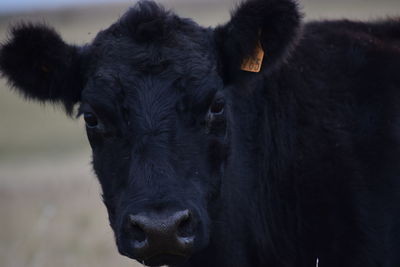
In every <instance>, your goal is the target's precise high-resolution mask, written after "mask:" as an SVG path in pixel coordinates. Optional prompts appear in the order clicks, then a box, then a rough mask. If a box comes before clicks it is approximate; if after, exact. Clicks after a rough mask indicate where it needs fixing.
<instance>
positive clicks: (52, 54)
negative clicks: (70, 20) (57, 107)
mask: <svg viewBox="0 0 400 267" xmlns="http://www.w3.org/2000/svg"><path fill="white" fill-rule="evenodd" d="M80 51H81V49H80V48H79V47H77V46H73V45H68V44H66V43H65V42H64V41H63V40H62V39H61V37H60V35H59V34H58V33H57V32H55V31H54V30H53V29H52V28H50V27H48V26H46V25H42V24H38V25H32V24H20V25H18V26H16V27H13V28H12V29H11V31H10V38H9V40H8V41H6V42H5V43H4V44H3V45H2V46H0V72H1V74H2V75H3V76H5V77H6V78H7V79H8V81H9V83H10V84H11V85H12V86H14V87H15V88H16V89H17V90H18V91H19V92H22V93H23V95H24V96H25V97H27V98H30V99H34V100H38V101H41V102H53V103H61V104H63V105H64V106H65V108H66V111H67V113H69V114H70V113H71V112H72V108H73V106H74V104H75V103H77V102H78V101H79V100H80V95H81V90H82V75H81V52H80Z"/></svg>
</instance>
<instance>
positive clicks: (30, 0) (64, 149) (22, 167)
mask: <svg viewBox="0 0 400 267" xmlns="http://www.w3.org/2000/svg"><path fill="white" fill-rule="evenodd" d="M135 2H136V1H133V0H131V1H127V2H117V1H113V0H1V1H0V42H4V41H5V40H6V38H7V28H8V26H9V25H12V24H13V23H16V22H18V21H21V20H25V21H39V22H46V23H48V24H50V25H52V26H54V27H55V28H56V29H57V30H58V31H59V32H60V33H61V35H62V36H63V38H64V39H65V40H66V41H67V42H69V43H74V44H84V43H86V42H90V40H92V38H93V37H94V36H95V34H96V33H97V32H98V31H99V30H101V29H104V28H107V26H109V25H110V24H111V23H112V22H114V21H115V20H116V19H118V18H119V17H120V16H121V15H122V14H123V13H124V11H125V10H126V9H127V8H128V7H129V6H131V5H133V4H134V3H135ZM159 2H161V3H163V4H165V5H166V6H167V7H170V8H171V9H173V10H175V12H176V13H178V14H179V15H181V16H184V17H191V18H194V19H195V20H196V21H197V22H198V23H200V24H201V25H203V26H215V25H217V24H221V23H223V22H225V21H227V20H228V18H229V12H230V10H232V9H233V8H234V6H235V4H236V3H237V2H238V1H236V0H169V1H168V0H160V1H159ZM300 3H301V6H302V8H303V12H304V13H305V14H306V16H305V18H306V20H312V19H321V18H351V19H362V20H366V19H376V18H384V17H387V16H400V1H399V0H302V1H300ZM90 157H91V156H90V148H89V145H88V144H87V142H86V136H85V133H84V125H83V122H82V121H81V119H75V120H72V119H69V118H67V117H66V116H65V115H64V114H63V113H62V110H60V108H57V107H53V106H51V105H38V104H36V103H30V102H25V101H24V100H22V99H20V98H18V96H17V93H15V92H12V91H10V90H9V87H8V86H7V85H6V81H5V80H4V79H1V78H0V267H24V266H29V267H34V266H35V267H36V266H37V267H53V266H57V267H64V266H65V267H67V266H68V267H71V266H75V267H84V266H97V267H103V266H104V267H105V266H139V264H137V263H135V262H133V261H132V260H129V259H126V258H124V257H122V256H119V255H118V253H117V249H116V247H115V245H114V240H113V235H112V231H111V228H110V227H109V226H108V221H107V214H106V210H105V208H104V207H103V204H102V202H101V199H100V191H99V187H98V183H97V181H96V178H95V177H94V175H93V172H92V170H91V167H90Z"/></svg>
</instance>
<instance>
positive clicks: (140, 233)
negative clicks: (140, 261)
mask: <svg viewBox="0 0 400 267" xmlns="http://www.w3.org/2000/svg"><path fill="white" fill-rule="evenodd" d="M128 231H129V234H130V236H131V238H132V239H133V240H135V241H137V242H144V241H145V240H146V233H145V229H143V225H141V224H140V222H139V221H137V220H136V218H135V216H133V215H130V216H129V223H128Z"/></svg>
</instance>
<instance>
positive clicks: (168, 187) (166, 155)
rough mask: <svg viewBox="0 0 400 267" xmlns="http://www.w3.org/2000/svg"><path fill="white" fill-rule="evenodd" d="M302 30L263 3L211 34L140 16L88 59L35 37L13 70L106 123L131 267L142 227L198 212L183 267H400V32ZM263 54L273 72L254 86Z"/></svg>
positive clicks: (7, 69) (99, 157)
mask: <svg viewBox="0 0 400 267" xmlns="http://www.w3.org/2000/svg"><path fill="white" fill-rule="evenodd" d="M300 20H301V15H300V13H299V12H298V10H297V5H296V3H295V2H293V1H290V0H280V1H278V0H250V1H247V2H244V3H243V4H241V5H240V6H239V7H238V9H237V10H236V11H235V12H234V13H233V15H232V20H231V21H230V22H229V23H227V24H226V25H224V26H219V27H217V28H216V29H209V28H203V27H200V26H198V25H197V24H196V23H194V22H193V21H191V20H188V19H182V18H179V17H177V16H176V15H174V14H173V13H171V12H169V11H166V10H164V9H163V8H161V7H160V6H158V5H156V4H155V3H153V2H147V1H142V2H140V3H139V4H138V5H136V6H135V7H133V8H132V9H131V10H130V11H128V13H127V14H126V15H125V16H123V17H122V18H121V19H120V20H119V21H117V22H116V23H115V24H113V25H111V26H110V28H108V29H107V30H104V31H102V32H100V33H99V34H98V35H97V37H96V38H95V40H94V41H93V42H92V43H91V44H89V45H87V46H85V47H84V49H83V50H82V49H80V48H77V47H73V46H68V45H65V44H64V43H63V42H62V41H61V39H60V38H59V37H58V35H56V34H55V33H54V31H52V30H49V29H48V28H47V27H44V26H31V25H25V26H22V27H20V28H19V29H18V30H15V31H14V35H13V36H14V37H11V39H10V40H9V41H8V42H7V43H6V44H5V45H4V46H3V47H2V49H1V52H0V55H1V58H0V69H1V71H2V72H3V73H4V75H5V76H6V77H7V78H8V79H9V80H10V81H11V83H12V84H13V85H15V86H16V87H17V88H18V89H20V90H22V91H23V92H24V93H25V94H26V95H27V96H29V97H33V98H35V99H39V100H42V101H44V100H50V101H61V102H63V103H67V104H68V105H67V106H71V105H72V104H73V103H75V102H77V101H78V102H80V112H81V113H84V114H91V115H93V116H95V117H97V120H98V122H99V123H98V124H97V126H95V127H93V126H91V125H90V124H89V125H88V127H87V134H88V137H89V141H90V144H91V146H92V149H93V166H94V169H95V172H96V174H97V176H98V178H99V181H100V183H101V186H102V189H103V199H104V203H105V205H106V206H107V209H108V212H109V218H110V224H111V227H112V228H113V230H114V232H115V236H116V242H117V244H118V249H119V250H120V252H121V253H122V254H124V255H126V256H128V257H131V258H137V255H135V253H134V250H133V249H132V246H131V243H130V242H131V237H130V236H129V233H128V232H127V227H126V218H127V216H128V215H129V214H138V213H157V214H164V215H165V214H170V212H171V211H176V210H182V209H189V210H190V211H191V212H192V216H193V222H192V228H193V231H194V232H195V236H196V239H195V244H194V247H195V249H194V252H193V254H192V255H191V257H190V258H189V259H188V260H187V261H186V263H184V264H180V265H179V266H188V267H189V266H269V267H303V266H304V267H307V266H315V263H316V259H317V258H318V259H319V266H320V267H338V266H341V267H347V266H348V267H367V266H368V267H373V266H376V267H378V266H390V267H398V266H400V254H399V253H398V252H399V250H400V204H399V203H400V164H399V163H400V162H399V157H400V105H399V103H400V75H398V74H399V70H400V20H399V19H386V20H382V21H375V22H353V21H347V20H340V21H321V22H311V23H307V24H305V25H302V24H301V21H300ZM260 30H261V37H260V35H259V32H260ZM21 36H22V37H21ZM28 37H29V38H30V39H31V40H37V41H35V42H34V44H35V45H32V43H31V42H26V41H25V40H26V39H27V38H28ZM21 38H22V39H21ZM259 39H260V40H261V43H262V46H263V48H264V50H265V52H266V57H265V60H264V63H263V65H264V66H263V70H262V71H261V72H260V73H245V72H243V71H241V70H240V69H239V67H240V64H241V62H242V60H243V59H244V58H246V57H247V56H251V54H252V53H253V50H254V47H255V44H256V43H257V41H258V40H259ZM21 40H23V41H21ZM26 49H28V50H26ZM24 51H36V52H35V53H27V52H24ZM49 51H51V53H50V52H49ZM38 54H40V55H41V56H40V57H38V56H36V55H38ZM21 55H23V56H21ZM66 55H69V56H68V57H66ZM68 58H70V60H67V59H68ZM41 59H46V60H45V63H46V65H45V66H46V69H49V70H52V71H53V70H54V73H57V75H56V76H51V77H52V79H51V80H50V78H48V77H47V76H45V74H44V73H43V69H42V68H41V67H42V64H43V62H42V61H41ZM38 62H39V63H38ZM18 66H25V67H18ZM47 66H49V67H47ZM56 66H58V68H57V67H56ZM50 73H52V72H50ZM62 73H64V74H65V75H61V74H62ZM46 75H47V74H46ZM53 77H56V78H53ZM72 77H75V79H72ZM49 80H50V81H51V82H49ZM62 81H64V82H65V81H68V83H71V82H72V84H73V86H70V87H68V89H67V87H66V86H65V83H62ZM49 88H51V89H49ZM71 88H72V89H71ZM49 92H52V93H51V94H50V93H49ZM55 92H56V93H55ZM76 92H81V93H80V95H79V96H78V95H77V93H76ZM72 96H73V97H72ZM221 103H222V104H221ZM221 105H222V107H223V109H222V110H221ZM166 263H167V262H166ZM177 266H178V265H177Z"/></svg>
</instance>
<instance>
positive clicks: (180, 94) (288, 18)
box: [0, 0, 300, 265]
mask: <svg viewBox="0 0 400 267" xmlns="http://www.w3.org/2000/svg"><path fill="white" fill-rule="evenodd" d="M299 20H300V18H299V14H298V12H297V8H296V5H295V4H294V3H293V2H292V1H289V0H269V1H266V0H265V1H261V0H259V1H257V0H251V1H248V2H245V3H243V4H242V5H241V6H239V8H238V9H237V11H236V12H235V13H234V14H233V16H232V20H231V21H230V22H229V23H227V24H226V25H223V26H220V27H217V28H216V29H210V28H203V27H200V26H198V25H197V24H195V23H194V22H193V21H191V20H188V19H182V18H179V17H177V16H176V15H174V14H173V13H170V12H168V11H166V10H164V9H163V8H161V7H160V6H158V5H156V4H155V3H153V2H147V1H144V2H139V3H138V4H137V5H136V6H135V7H133V8H132V9H131V10H129V11H128V12H127V13H126V14H125V15H124V16H123V17H122V18H121V19H120V20H118V21H117V22H116V23H115V24H113V25H111V26H110V27H109V28H108V29H106V30H104V31H102V32H100V33H99V34H98V35H97V36H96V38H95V39H94V40H93V42H92V43H90V44H87V45H85V46H72V45H68V44H66V43H65V42H64V41H63V40H62V39H61V37H60V36H59V35H58V34H57V33H56V32H55V31H54V30H53V29H51V28H49V27H48V26H45V25H31V24H21V25H19V26H16V27H14V28H13V29H12V31H11V36H10V39H9V40H8V41H7V42H6V43H5V44H4V45H3V46H2V48H1V50H0V70H1V71H2V73H3V74H4V76H5V77H7V78H8V80H9V82H10V84H11V85H13V86H14V87H15V88H16V89H17V90H18V91H19V92H21V93H23V95H24V96H25V97H27V98H31V99H35V100H38V101H42V102H44V101H46V102H53V103H60V104H63V105H64V107H65V110H66V111H67V113H68V114H72V113H73V107H74V106H75V104H79V109H78V113H79V114H80V115H81V116H82V117H83V118H84V120H85V121H86V130H87V135H88V139H89V142H90V145H91V147H92V150H93V167H94V170H95V172H96V175H97V177H98V179H99V181H100V184H101V186H102V192H103V199H104V203H105V205H106V207H107V210H108V214H109V219H110V224H111V227H112V228H113V230H114V232H115V237H116V242H117V245H118V248H119V251H120V252H121V253H122V254H123V255H126V256H129V257H132V258H135V259H137V260H139V261H141V262H144V263H145V264H147V265H162V264H178V263H180V262H184V261H186V260H188V259H189V258H190V257H191V256H192V255H193V254H195V253H196V252H198V251H200V250H202V249H204V248H205V247H207V246H208V245H209V243H210V240H212V239H213V234H212V233H213V231H215V229H216V226H215V223H214V222H215V221H216V220H217V218H218V216H219V214H220V210H221V209H222V208H223V206H222V204H221V203H222V197H221V191H222V190H223V184H224V183H228V182H229V179H230V177H226V175H224V174H225V170H226V168H227V167H226V166H227V164H229V155H230V152H231V151H232V150H234V149H235V147H234V144H232V142H231V131H232V129H233V127H232V125H233V124H234V123H235V121H234V118H233V116H232V111H231V107H230V105H231V103H232V101H233V100H232V98H231V93H230V90H229V89H228V88H229V87H231V86H237V85H238V84H241V82H243V81H246V80H248V79H257V77H262V76H263V75H267V73H268V72H272V71H273V70H275V69H277V68H278V67H279V65H281V63H282V62H283V61H284V60H285V59H286V58H287V56H288V54H289V52H290V50H291V48H292V47H293V44H294V42H295V40H296V36H297V31H298V28H299ZM259 42H260V43H261V46H262V47H263V48H264V49H265V51H266V55H265V57H264V67H263V70H262V71H261V72H260V73H246V72H243V71H241V70H240V66H241V63H242V61H243V60H244V59H246V58H247V57H251V56H252V53H253V51H254V48H255V46H256V44H257V43H259ZM246 90H247V89H246Z"/></svg>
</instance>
